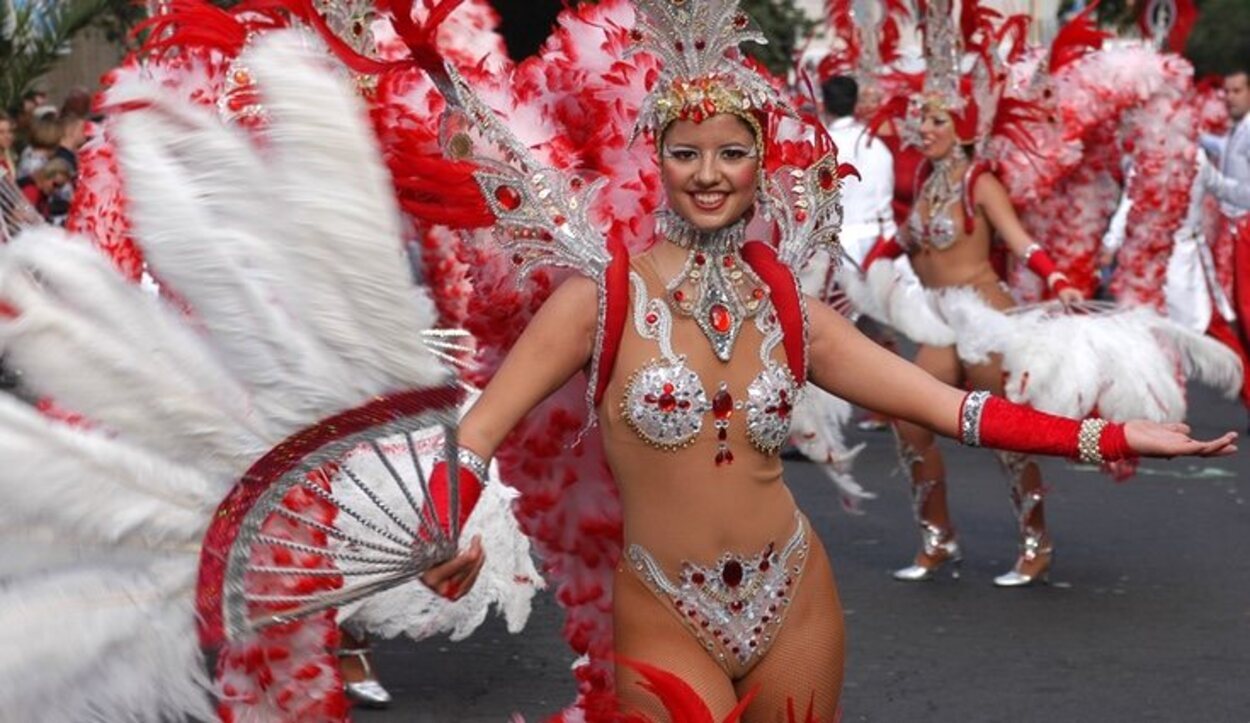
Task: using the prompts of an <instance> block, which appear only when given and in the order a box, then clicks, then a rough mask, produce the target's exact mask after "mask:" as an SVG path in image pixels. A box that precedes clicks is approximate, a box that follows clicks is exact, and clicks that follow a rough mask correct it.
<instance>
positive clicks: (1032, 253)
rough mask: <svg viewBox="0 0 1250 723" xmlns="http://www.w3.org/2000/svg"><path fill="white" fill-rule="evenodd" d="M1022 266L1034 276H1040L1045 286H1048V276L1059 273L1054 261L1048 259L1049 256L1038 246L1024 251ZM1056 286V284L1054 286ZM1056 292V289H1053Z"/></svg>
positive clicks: (1034, 245)
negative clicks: (1027, 268)
mask: <svg viewBox="0 0 1250 723" xmlns="http://www.w3.org/2000/svg"><path fill="white" fill-rule="evenodd" d="M1024 264H1025V265H1026V266H1029V270H1030V271H1033V273H1034V274H1038V275H1039V276H1041V280H1043V281H1046V285H1048V286H1049V285H1050V275H1051V274H1055V273H1059V266H1058V265H1055V260H1054V259H1051V258H1050V254H1048V253H1046V251H1045V249H1043V248H1041V246H1039V245H1038V244H1033V245H1031V246H1029V250H1028V251H1025V258H1024ZM1056 285H1058V284H1056ZM1055 290H1056V291H1058V289H1055Z"/></svg>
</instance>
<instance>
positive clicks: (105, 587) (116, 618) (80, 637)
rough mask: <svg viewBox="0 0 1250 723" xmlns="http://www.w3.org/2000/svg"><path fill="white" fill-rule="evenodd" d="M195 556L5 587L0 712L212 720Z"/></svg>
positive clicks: (119, 720)
mask: <svg viewBox="0 0 1250 723" xmlns="http://www.w3.org/2000/svg"><path fill="white" fill-rule="evenodd" d="M195 568H196V557H195V556H194V555H186V556H183V557H182V558H179V559H177V560H171V561H167V562H164V563H160V564H134V565H121V564H116V563H114V564H110V565H107V566H103V567H93V566H85V567H82V568H79V569H69V570H61V571H58V573H57V574H55V575H49V576H44V577H28V578H18V579H9V580H7V581H6V582H5V584H4V585H3V587H0V680H3V681H4V685H3V686H0V711H3V714H2V715H3V717H4V720H11V721H41V723H160V721H165V720H183V719H185V718H197V719H199V720H212V719H215V718H216V716H215V714H214V712H213V708H212V705H211V704H210V698H209V696H208V694H207V690H208V685H209V684H208V680H207V677H206V675H205V674H204V670H205V665H204V661H203V659H202V657H201V654H200V649H199V644H198V640H197V638H196V629H195V616H194V613H193V610H192V607H193V590H194V585H195Z"/></svg>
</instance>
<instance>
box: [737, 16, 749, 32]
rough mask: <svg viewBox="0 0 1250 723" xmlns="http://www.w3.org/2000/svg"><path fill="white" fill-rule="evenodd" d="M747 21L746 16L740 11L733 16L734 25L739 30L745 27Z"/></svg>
mask: <svg viewBox="0 0 1250 723" xmlns="http://www.w3.org/2000/svg"><path fill="white" fill-rule="evenodd" d="M748 22H749V21H748V20H747V16H746V15H743V14H742V13H738V14H737V15H735V16H734V27H735V28H737V29H739V30H742V29H743V28H745V27H746V26H747V23H748Z"/></svg>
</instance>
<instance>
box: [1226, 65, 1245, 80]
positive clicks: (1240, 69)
mask: <svg viewBox="0 0 1250 723" xmlns="http://www.w3.org/2000/svg"><path fill="white" fill-rule="evenodd" d="M1234 75H1244V76H1246V81H1247V82H1250V64H1246V63H1238V64H1236V65H1234V66H1233V67H1232V68H1230V69H1229V71H1228V72H1227V73H1225V74H1224V78H1225V79H1228V78H1231V77H1233V76H1234Z"/></svg>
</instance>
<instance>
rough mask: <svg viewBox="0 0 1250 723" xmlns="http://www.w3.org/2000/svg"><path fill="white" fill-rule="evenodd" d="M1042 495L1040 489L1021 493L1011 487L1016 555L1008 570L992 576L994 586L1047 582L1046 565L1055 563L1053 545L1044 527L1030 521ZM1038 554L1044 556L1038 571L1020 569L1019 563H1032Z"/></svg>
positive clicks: (1047, 570)
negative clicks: (1017, 536) (1017, 544)
mask: <svg viewBox="0 0 1250 723" xmlns="http://www.w3.org/2000/svg"><path fill="white" fill-rule="evenodd" d="M1045 496H1046V493H1045V491H1044V490H1042V489H1041V488H1039V489H1035V490H1032V491H1030V492H1022V491H1021V490H1020V489H1019V487H1013V490H1012V499H1011V501H1012V505H1013V506H1014V507H1015V509H1016V515H1017V521H1018V522H1019V525H1020V558H1019V559H1018V560H1016V564H1015V566H1014V567H1012V568H1011V570H1010V571H1009V572H1005V573H1003V574H1002V575H999V576H998V577H996V578H994V585H995V586H996V587H1030V586H1032V585H1034V584H1036V583H1039V582H1040V583H1042V584H1043V585H1049V584H1050V568H1051V566H1052V565H1054V564H1055V548H1054V545H1052V544H1051V543H1050V539H1049V538H1048V537H1047V536H1046V531H1045V530H1039V529H1037V528H1035V527H1033V526H1032V525H1031V524H1030V520H1032V519H1033V511H1034V510H1036V509H1037V506H1038V505H1040V504H1041V503H1042V499H1043V498H1044V497H1045ZM1039 557H1044V558H1045V565H1043V566H1042V568H1041V570H1039V571H1038V572H1035V573H1033V574H1031V575H1026V574H1025V573H1023V572H1020V566H1021V565H1022V564H1026V563H1032V562H1033V561H1035V560H1037V559H1038V558H1039Z"/></svg>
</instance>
